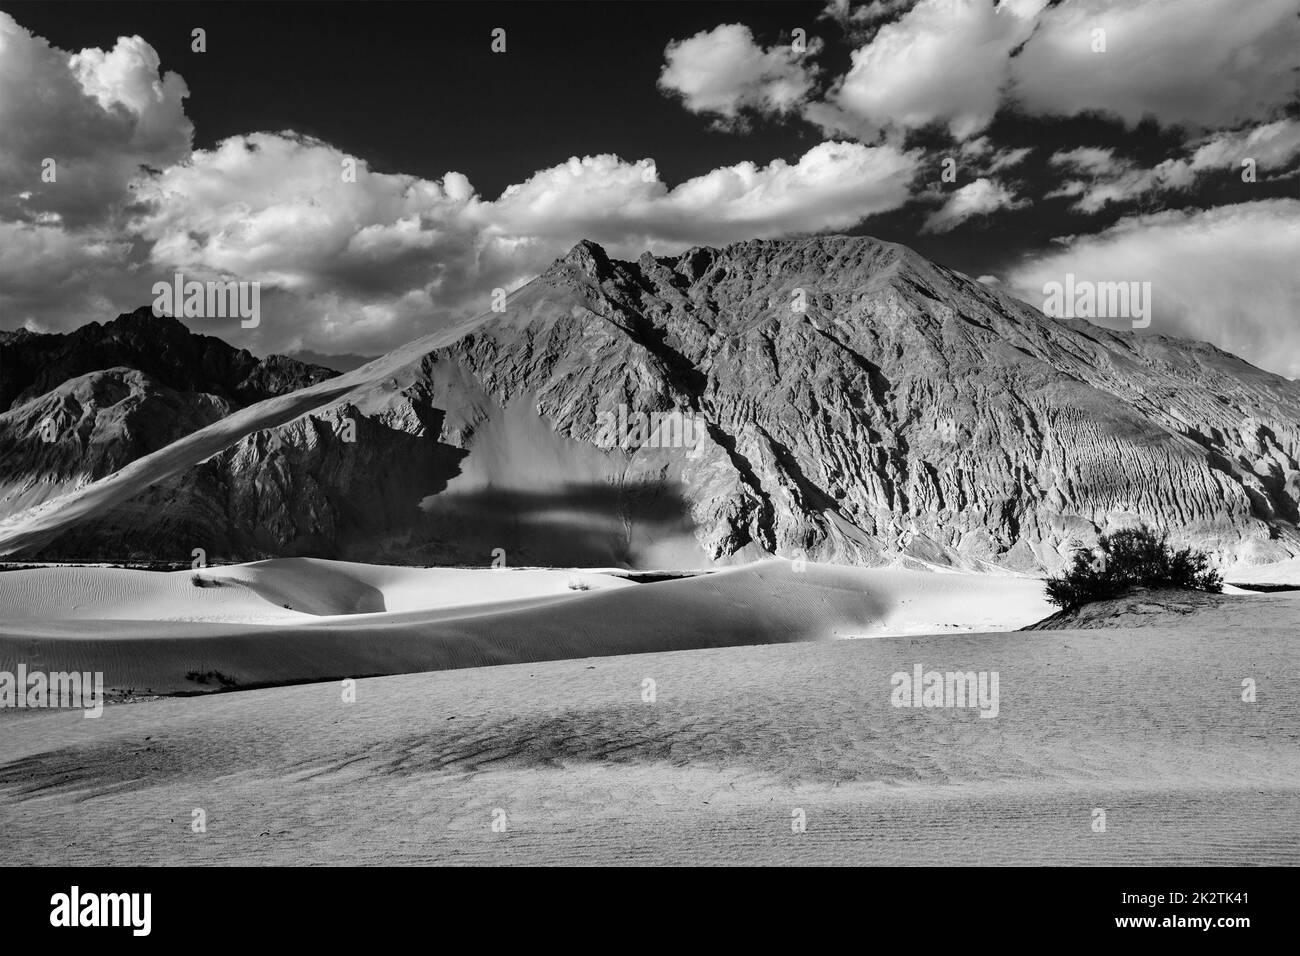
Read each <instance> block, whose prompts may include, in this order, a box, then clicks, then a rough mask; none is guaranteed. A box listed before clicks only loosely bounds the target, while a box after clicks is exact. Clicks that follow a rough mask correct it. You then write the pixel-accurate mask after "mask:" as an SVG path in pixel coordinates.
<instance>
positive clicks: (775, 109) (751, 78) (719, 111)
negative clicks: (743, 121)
mask: <svg viewBox="0 0 1300 956" xmlns="http://www.w3.org/2000/svg"><path fill="white" fill-rule="evenodd" d="M820 46H821V42H820V41H819V40H817V39H816V38H815V37H813V38H809V40H808V49H807V50H806V51H804V52H803V53H797V52H795V51H794V50H793V48H792V46H791V44H785V45H782V46H773V47H769V48H768V49H766V50H765V49H763V48H762V47H761V46H759V45H758V43H756V42H755V41H754V36H753V34H752V33H750V30H749V27H747V26H744V25H743V24H740V23H727V24H723V25H721V26H718V27H715V28H714V29H712V30H702V31H700V32H699V33H697V34H695V36H693V37H690V38H689V39H686V40H680V41H675V42H672V43H669V44H668V47H667V49H665V50H664V66H663V70H662V71H661V72H660V74H659V87H660V89H662V90H664V91H665V92H667V93H671V94H674V95H676V96H680V97H681V99H682V103H683V104H684V105H685V106H686V108H687V109H688V110H690V111H691V112H692V113H707V114H713V115H714V116H716V117H720V118H721V119H722V120H724V121H735V120H737V119H738V118H740V116H741V113H742V111H744V110H754V111H756V112H760V113H775V114H781V113H788V112H790V111H791V110H793V109H794V108H795V107H796V106H798V105H799V104H800V103H802V102H803V100H804V99H805V97H807V95H808V93H809V91H810V90H811V88H812V85H813V77H814V76H815V75H816V69H815V67H813V66H811V65H809V64H806V63H805V61H804V57H805V56H806V55H808V54H815V53H816V52H817V51H818V49H820Z"/></svg>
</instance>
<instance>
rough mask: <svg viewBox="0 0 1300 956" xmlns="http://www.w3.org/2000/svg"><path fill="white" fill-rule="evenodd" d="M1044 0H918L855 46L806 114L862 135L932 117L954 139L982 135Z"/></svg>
mask: <svg viewBox="0 0 1300 956" xmlns="http://www.w3.org/2000/svg"><path fill="white" fill-rule="evenodd" d="M1045 3H1046V0H1002V2H1001V3H999V4H997V5H996V6H995V5H994V3H993V0H974V2H970V0H921V2H920V3H918V4H916V6H914V7H913V8H912V9H911V10H909V11H908V12H907V13H905V14H904V15H903V16H902V17H901V18H900V19H899V20H897V21H896V22H894V23H889V24H886V25H885V26H883V27H881V28H880V29H879V30H878V31H877V32H876V34H875V36H874V38H873V39H872V40H871V42H870V43H868V44H866V45H865V46H862V47H860V48H859V49H857V50H855V51H854V52H853V54H852V66H851V67H850V69H849V71H848V73H847V74H846V75H845V76H844V77H842V78H841V80H840V81H839V82H838V83H837V84H835V86H834V87H833V88H832V89H831V90H830V92H829V94H828V95H827V97H826V99H825V102H824V103H821V104H818V105H816V106H814V107H812V108H810V109H809V110H807V111H806V115H807V117H808V118H809V119H811V120H812V121H814V122H816V123H818V124H820V125H822V126H823V127H825V128H827V129H830V130H836V131H841V132H851V133H855V134H858V135H861V136H862V137H863V138H870V137H872V136H874V135H876V134H878V133H879V132H880V131H882V130H885V129H887V128H888V127H892V126H899V127H904V128H908V129H911V128H916V127H920V126H926V125H928V124H930V123H943V124H945V125H946V126H947V127H948V129H949V131H950V132H951V133H952V135H953V136H955V137H957V138H958V139H965V138H967V137H969V136H972V135H974V134H976V133H979V132H980V131H981V130H983V129H984V128H985V127H986V126H988V124H989V123H990V122H991V121H992V119H993V115H994V114H995V113H996V112H997V109H998V104H999V101H1000V98H1001V90H1002V87H1003V86H1004V85H1005V84H1006V83H1007V82H1008V81H1009V79H1010V58H1011V53H1012V51H1013V50H1014V49H1015V48H1016V47H1017V46H1019V45H1020V44H1022V43H1023V42H1024V41H1025V40H1026V39H1028V37H1029V35H1030V33H1031V31H1032V30H1033V26H1034V18H1035V16H1036V15H1037V13H1038V12H1039V10H1040V9H1041V8H1042V7H1043V6H1044V4H1045Z"/></svg>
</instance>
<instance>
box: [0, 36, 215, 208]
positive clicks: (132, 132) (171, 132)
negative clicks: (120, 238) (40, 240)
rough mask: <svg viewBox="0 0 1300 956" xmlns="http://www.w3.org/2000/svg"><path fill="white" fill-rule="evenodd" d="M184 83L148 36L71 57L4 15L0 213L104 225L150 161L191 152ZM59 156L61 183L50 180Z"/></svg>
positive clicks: (158, 162) (0, 75) (0, 64)
mask: <svg viewBox="0 0 1300 956" xmlns="http://www.w3.org/2000/svg"><path fill="white" fill-rule="evenodd" d="M187 95H188V91H187V90H186V87H185V82H184V81H183V80H182V79H181V78H180V77H179V76H178V75H176V74H175V73H167V74H165V75H162V74H160V72H159V60H158V54H157V53H156V52H155V51H154V49H153V48H152V47H151V46H149V44H148V43H146V42H145V41H144V40H142V39H141V38H140V37H138V36H137V37H119V38H118V40H117V44H116V45H115V46H114V47H113V49H111V50H108V51H105V50H99V49H89V50H83V51H81V52H80V53H75V54H68V53H65V52H63V51H62V50H58V49H55V48H54V47H51V46H50V45H49V43H47V42H46V41H45V40H43V39H41V38H40V37H37V36H33V35H32V34H31V33H30V32H28V31H27V30H25V29H23V28H22V27H21V26H19V25H18V24H17V23H16V22H15V21H14V19H13V17H11V16H9V15H8V14H7V13H4V12H0V131H3V133H2V134H0V218H3V219H6V220H9V221H11V222H13V221H25V222H45V223H48V222H56V221H61V222H65V223H67V224H69V225H72V226H82V225H88V224H94V223H102V222H104V221H105V220H107V219H109V218H111V217H112V216H113V215H114V214H115V213H116V212H118V211H119V210H120V208H121V206H122V205H123V204H124V203H125V202H127V201H128V200H129V198H130V193H129V185H130V183H131V181H132V179H133V178H135V177H136V176H137V175H138V173H139V171H140V168H141V167H142V166H145V165H148V166H155V167H157V166H164V165H167V164H169V163H172V162H175V161H177V160H180V159H183V158H184V157H185V156H186V155H187V154H188V152H189V148H190V137H191V134H192V132H193V129H192V126H191V124H190V122H189V120H187V119H186V118H185V113H184V108H183V105H182V100H183V99H184V98H185V97H186V96H187ZM47 160H52V161H53V167H52V169H53V179H54V181H53V182H47V181H45V179H44V178H43V177H42V172H43V170H44V169H47V168H50V167H49V166H48V164H47V163H46V161H47Z"/></svg>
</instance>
